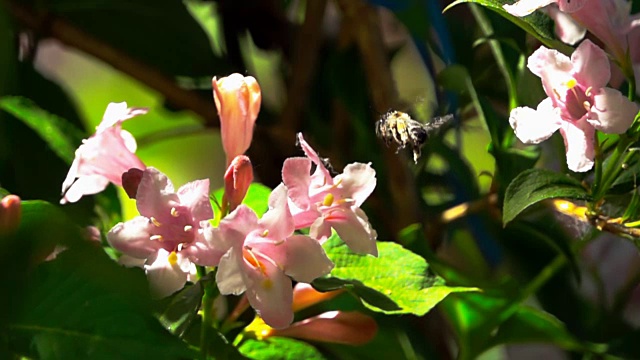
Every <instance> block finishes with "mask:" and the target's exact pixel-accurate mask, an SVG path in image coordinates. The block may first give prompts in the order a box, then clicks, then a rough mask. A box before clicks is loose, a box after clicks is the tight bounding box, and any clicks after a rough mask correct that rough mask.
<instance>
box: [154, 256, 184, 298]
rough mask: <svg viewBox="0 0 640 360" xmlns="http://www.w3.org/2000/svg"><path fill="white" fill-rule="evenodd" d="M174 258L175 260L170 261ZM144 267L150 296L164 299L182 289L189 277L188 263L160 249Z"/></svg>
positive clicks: (180, 257)
mask: <svg viewBox="0 0 640 360" xmlns="http://www.w3.org/2000/svg"><path fill="white" fill-rule="evenodd" d="M171 258H174V259H175V260H172V259H171ZM147 262H150V264H149V265H145V271H146V273H147V278H148V279H149V286H150V287H151V296H153V297H154V298H158V299H159V298H164V297H167V296H169V295H171V294H173V293H174V292H176V291H178V290H180V289H182V288H183V287H184V284H186V283H187V278H188V276H189V265H190V263H189V261H188V260H186V259H184V258H182V256H181V255H180V254H175V253H170V252H168V251H166V250H164V249H160V251H158V253H157V255H156V256H154V257H151V258H149V260H148V261H147Z"/></svg>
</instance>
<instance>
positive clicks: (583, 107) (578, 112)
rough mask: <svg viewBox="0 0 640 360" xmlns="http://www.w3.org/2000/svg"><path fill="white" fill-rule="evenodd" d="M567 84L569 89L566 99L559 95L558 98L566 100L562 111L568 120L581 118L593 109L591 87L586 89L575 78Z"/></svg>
mask: <svg viewBox="0 0 640 360" xmlns="http://www.w3.org/2000/svg"><path fill="white" fill-rule="evenodd" d="M565 85H566V86H567V90H566V93H565V94H564V99H562V97H561V96H558V100H559V101H561V102H564V105H565V106H564V109H563V111H562V113H563V115H564V117H565V118H567V119H568V120H578V119H581V118H582V117H583V116H584V115H585V114H586V113H587V112H588V111H589V110H590V109H591V104H592V99H591V97H592V96H593V94H592V93H591V87H589V88H586V89H584V88H582V86H580V85H579V84H578V82H577V81H576V79H573V78H572V79H570V80H569V81H567V83H566V84H565Z"/></svg>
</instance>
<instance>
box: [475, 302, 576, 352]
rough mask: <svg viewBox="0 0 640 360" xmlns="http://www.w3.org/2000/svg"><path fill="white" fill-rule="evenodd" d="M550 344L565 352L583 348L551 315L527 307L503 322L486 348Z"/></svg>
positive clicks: (521, 308)
mask: <svg viewBox="0 0 640 360" xmlns="http://www.w3.org/2000/svg"><path fill="white" fill-rule="evenodd" d="M533 342H535V343H551V344H555V345H558V346H560V347H561V348H563V349H567V350H583V349H584V346H583V344H581V343H580V342H579V341H578V340H577V339H576V338H574V337H573V335H571V333H569V331H568V330H567V328H566V327H565V326H564V324H563V323H562V322H561V321H560V320H558V319H557V318H556V317H554V316H553V315H551V314H548V313H545V312H542V311H541V310H538V309H534V308H531V307H529V306H524V305H522V306H520V308H519V309H518V310H517V312H516V313H515V314H513V316H511V317H510V318H509V319H508V320H507V321H505V322H503V323H502V324H501V325H500V327H499V328H498V331H497V333H496V334H495V335H494V336H493V337H492V339H491V342H490V343H489V344H487V345H488V347H491V346H495V345H499V344H513V343H533Z"/></svg>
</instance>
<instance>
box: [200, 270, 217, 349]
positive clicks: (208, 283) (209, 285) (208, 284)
mask: <svg viewBox="0 0 640 360" xmlns="http://www.w3.org/2000/svg"><path fill="white" fill-rule="evenodd" d="M215 273H216V270H214V271H212V272H210V273H209V274H207V277H204V278H201V279H202V280H201V281H202V286H203V287H204V295H203V296H202V325H201V327H200V354H201V355H202V359H203V360H206V359H207V358H208V357H209V341H210V339H211V336H212V332H211V330H212V329H213V328H214V326H215V323H214V316H215V307H214V301H215V299H216V297H217V296H218V295H219V293H220V292H219V290H218V287H217V286H216V282H215Z"/></svg>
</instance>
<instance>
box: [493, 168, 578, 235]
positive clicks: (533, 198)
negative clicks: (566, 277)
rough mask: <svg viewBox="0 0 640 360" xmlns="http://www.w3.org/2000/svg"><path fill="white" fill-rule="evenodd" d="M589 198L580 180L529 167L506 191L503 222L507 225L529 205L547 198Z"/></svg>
mask: <svg viewBox="0 0 640 360" xmlns="http://www.w3.org/2000/svg"><path fill="white" fill-rule="evenodd" d="M552 198H567V199H581V200H586V199H588V198H589V195H588V194H587V191H586V190H585V189H584V187H582V185H581V184H580V182H579V181H578V180H575V179H573V178H571V177H569V176H567V175H564V174H559V173H556V172H553V171H549V170H543V169H529V170H526V171H524V172H522V173H520V175H518V176H517V177H516V178H515V179H513V181H512V182H511V184H509V187H507V191H506V193H505V199H504V208H503V214H502V223H503V224H504V225H506V224H507V223H509V222H510V221H511V220H513V219H514V218H515V217H516V216H517V215H518V214H520V213H521V212H522V211H523V210H524V209H526V208H528V207H529V206H531V205H533V204H535V203H537V202H540V201H542V200H545V199H552Z"/></svg>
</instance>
